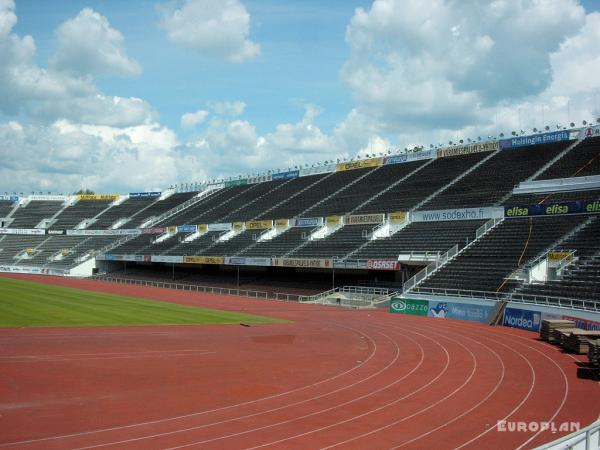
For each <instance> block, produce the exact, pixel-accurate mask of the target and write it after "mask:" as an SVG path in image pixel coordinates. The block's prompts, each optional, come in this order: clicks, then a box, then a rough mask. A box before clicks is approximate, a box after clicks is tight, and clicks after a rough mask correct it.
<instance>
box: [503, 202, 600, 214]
mask: <svg viewBox="0 0 600 450" xmlns="http://www.w3.org/2000/svg"><path fill="white" fill-rule="evenodd" d="M596 203H597V204H598V205H597V206H600V202H597V201H579V202H557V203H548V204H542V205H509V206H505V207H504V216H505V217H528V216H560V215H568V214H579V213H595V212H600V211H594V209H595V208H596V205H595V204H596ZM598 209H599V210H600V208H598Z"/></svg>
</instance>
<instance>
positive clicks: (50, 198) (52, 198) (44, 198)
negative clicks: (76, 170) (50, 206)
mask: <svg viewBox="0 0 600 450" xmlns="http://www.w3.org/2000/svg"><path fill="white" fill-rule="evenodd" d="M27 198H28V199H29V200H32V201H60V202H64V201H65V200H68V199H69V197H68V196H66V195H29V196H27Z"/></svg>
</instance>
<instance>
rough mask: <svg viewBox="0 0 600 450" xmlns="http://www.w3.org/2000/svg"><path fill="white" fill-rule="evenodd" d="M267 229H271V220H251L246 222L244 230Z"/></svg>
mask: <svg viewBox="0 0 600 450" xmlns="http://www.w3.org/2000/svg"><path fill="white" fill-rule="evenodd" d="M268 228H273V221H272V220H252V221H250V222H246V230H266V229H268Z"/></svg>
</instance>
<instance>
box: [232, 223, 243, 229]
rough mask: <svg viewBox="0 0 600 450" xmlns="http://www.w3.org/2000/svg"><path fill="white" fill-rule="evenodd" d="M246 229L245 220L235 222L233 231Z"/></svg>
mask: <svg viewBox="0 0 600 450" xmlns="http://www.w3.org/2000/svg"><path fill="white" fill-rule="evenodd" d="M243 229H244V222H234V223H233V231H242V230H243Z"/></svg>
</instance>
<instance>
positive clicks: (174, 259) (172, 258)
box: [150, 255, 183, 264]
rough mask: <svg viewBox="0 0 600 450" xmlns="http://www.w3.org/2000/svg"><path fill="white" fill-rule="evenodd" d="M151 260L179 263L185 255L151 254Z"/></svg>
mask: <svg viewBox="0 0 600 450" xmlns="http://www.w3.org/2000/svg"><path fill="white" fill-rule="evenodd" d="M150 261H152V262H163V263H173V264H177V263H182V262H183V256H169V255H151V256H150Z"/></svg>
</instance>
